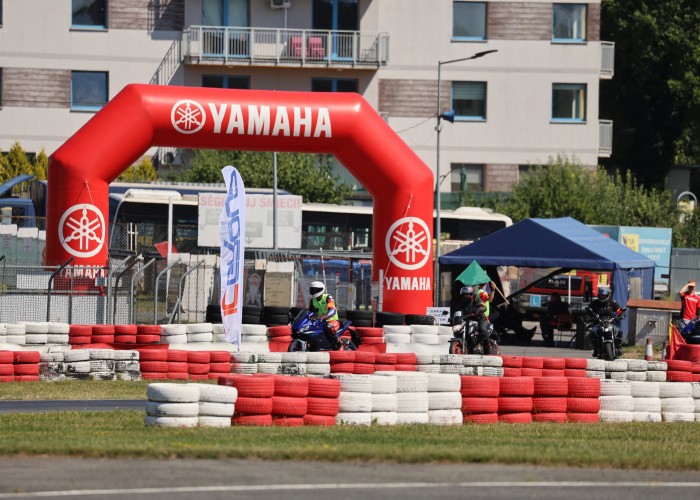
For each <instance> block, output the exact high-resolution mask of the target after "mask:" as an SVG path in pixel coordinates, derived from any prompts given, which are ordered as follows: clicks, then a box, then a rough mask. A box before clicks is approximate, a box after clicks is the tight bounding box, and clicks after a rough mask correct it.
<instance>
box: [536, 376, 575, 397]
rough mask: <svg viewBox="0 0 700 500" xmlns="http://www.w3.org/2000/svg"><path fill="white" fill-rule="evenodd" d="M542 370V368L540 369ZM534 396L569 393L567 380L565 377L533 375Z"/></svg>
mask: <svg viewBox="0 0 700 500" xmlns="http://www.w3.org/2000/svg"><path fill="white" fill-rule="evenodd" d="M542 371H543V372H544V370H542ZM532 380H533V382H534V385H535V392H534V394H533V395H534V396H560V397H561V396H564V397H566V395H567V394H569V380H568V379H567V378H566V377H533V379H532Z"/></svg>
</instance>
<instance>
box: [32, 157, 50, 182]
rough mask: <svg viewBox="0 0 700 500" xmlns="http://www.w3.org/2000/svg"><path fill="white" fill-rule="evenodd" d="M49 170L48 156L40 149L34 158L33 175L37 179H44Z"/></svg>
mask: <svg viewBox="0 0 700 500" xmlns="http://www.w3.org/2000/svg"><path fill="white" fill-rule="evenodd" d="M48 170H49V158H48V156H46V152H44V150H43V149H42V150H41V151H39V154H37V155H36V158H34V176H35V177H36V178H37V180H40V181H45V180H46V178H47V172H48Z"/></svg>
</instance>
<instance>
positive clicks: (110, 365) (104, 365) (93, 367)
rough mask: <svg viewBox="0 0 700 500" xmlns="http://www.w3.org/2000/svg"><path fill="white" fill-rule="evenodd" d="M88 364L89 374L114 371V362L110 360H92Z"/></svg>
mask: <svg viewBox="0 0 700 500" xmlns="http://www.w3.org/2000/svg"><path fill="white" fill-rule="evenodd" d="M88 363H90V371H91V372H110V371H114V361H112V360H111V359H93V360H91V361H88Z"/></svg>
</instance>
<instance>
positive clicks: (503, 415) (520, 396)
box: [498, 377, 535, 424]
mask: <svg viewBox="0 0 700 500" xmlns="http://www.w3.org/2000/svg"><path fill="white" fill-rule="evenodd" d="M498 380H500V388H499V396H498V420H499V421H501V422H509V423H513V424H524V423H531V422H532V396H533V394H534V393H535V382H534V380H533V378H532V377H508V378H501V379H498Z"/></svg>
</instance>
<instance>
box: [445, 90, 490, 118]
mask: <svg viewBox="0 0 700 500" xmlns="http://www.w3.org/2000/svg"><path fill="white" fill-rule="evenodd" d="M452 109H453V110H454V112H455V119H456V120H485V119H486V82H452Z"/></svg>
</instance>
